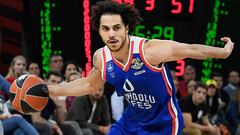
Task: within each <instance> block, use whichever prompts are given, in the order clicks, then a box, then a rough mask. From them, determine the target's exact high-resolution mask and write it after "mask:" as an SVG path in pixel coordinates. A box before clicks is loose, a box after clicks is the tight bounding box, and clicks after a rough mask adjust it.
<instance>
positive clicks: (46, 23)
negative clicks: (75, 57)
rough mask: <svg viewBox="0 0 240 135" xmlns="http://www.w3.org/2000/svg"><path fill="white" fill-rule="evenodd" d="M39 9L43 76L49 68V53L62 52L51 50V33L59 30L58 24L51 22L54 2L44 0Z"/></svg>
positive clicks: (54, 6) (60, 52)
mask: <svg viewBox="0 0 240 135" xmlns="http://www.w3.org/2000/svg"><path fill="white" fill-rule="evenodd" d="M42 4H43V6H42V8H41V9H40V29H41V47H42V69H43V76H45V75H46V73H47V72H48V71H49V69H50V56H51V54H62V51H61V50H53V47H52V45H53V43H52V39H53V33H54V32H60V31H61V27H60V26H54V25H53V23H52V14H51V13H52V8H56V4H55V3H52V2H51V1H50V0H46V1H44V2H43V3H42Z"/></svg>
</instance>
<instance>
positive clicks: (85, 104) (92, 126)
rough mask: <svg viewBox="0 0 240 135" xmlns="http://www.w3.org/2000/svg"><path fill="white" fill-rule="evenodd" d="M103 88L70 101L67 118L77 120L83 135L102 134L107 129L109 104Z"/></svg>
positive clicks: (108, 125) (108, 126) (105, 132)
mask: <svg viewBox="0 0 240 135" xmlns="http://www.w3.org/2000/svg"><path fill="white" fill-rule="evenodd" d="M103 89H104V88H101V89H99V90H98V91H96V92H95V93H93V94H91V95H88V96H83V97H77V98H75V100H74V101H73V103H72V106H71V109H70V112H69V115H68V119H69V120H75V121H77V122H78V124H79V126H80V127H81V128H82V131H83V134H84V135H102V134H107V133H108V131H109V128H110V114H109V105H108V102H107V99H106V97H105V96H104V94H103V92H104V90H103ZM79 114H81V115H79Z"/></svg>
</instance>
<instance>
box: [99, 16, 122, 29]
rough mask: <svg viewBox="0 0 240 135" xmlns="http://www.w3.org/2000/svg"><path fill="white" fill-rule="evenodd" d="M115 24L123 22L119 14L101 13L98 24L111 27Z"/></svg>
mask: <svg viewBox="0 0 240 135" xmlns="http://www.w3.org/2000/svg"><path fill="white" fill-rule="evenodd" d="M117 24H123V22H122V18H121V16H120V15H115V14H106V15H102V16H101V18H100V26H108V27H112V26H114V25H117Z"/></svg>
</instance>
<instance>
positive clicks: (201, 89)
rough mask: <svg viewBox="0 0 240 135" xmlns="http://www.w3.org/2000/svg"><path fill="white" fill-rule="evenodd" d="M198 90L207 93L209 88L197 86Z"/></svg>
mask: <svg viewBox="0 0 240 135" xmlns="http://www.w3.org/2000/svg"><path fill="white" fill-rule="evenodd" d="M196 92H202V93H205V92H207V89H205V88H203V87H197V89H196Z"/></svg>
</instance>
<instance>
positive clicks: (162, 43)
mask: <svg viewBox="0 0 240 135" xmlns="http://www.w3.org/2000/svg"><path fill="white" fill-rule="evenodd" d="M145 52H146V53H147V54H149V55H147V56H150V57H149V58H150V61H152V63H154V64H159V63H162V62H168V61H175V60H178V59H184V58H187V57H191V56H192V55H193V54H196V53H197V52H196V51H195V49H194V48H193V47H192V46H191V45H190V44H186V43H179V42H176V41H171V40H151V41H150V42H149V47H146V50H145Z"/></svg>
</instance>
